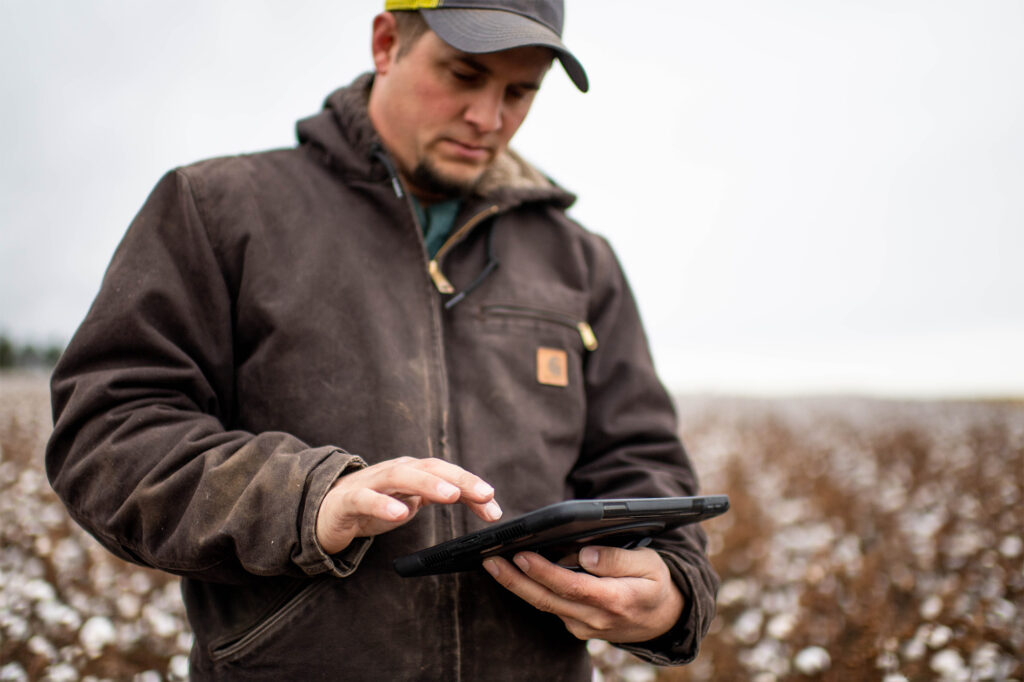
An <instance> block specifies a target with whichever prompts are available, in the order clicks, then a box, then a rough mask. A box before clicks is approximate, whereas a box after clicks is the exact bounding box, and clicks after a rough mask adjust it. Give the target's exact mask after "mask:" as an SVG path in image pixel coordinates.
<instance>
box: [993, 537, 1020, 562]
mask: <svg viewBox="0 0 1024 682" xmlns="http://www.w3.org/2000/svg"><path fill="white" fill-rule="evenodd" d="M1022 552H1024V540H1021V539H1020V536H1019V535H1007V536H1006V537H1005V538H1003V539H1002V540H1001V541H1000V543H999V553H1000V554H1002V555H1003V556H1004V557H1006V558H1007V559H1016V558H1017V557H1019V556H1020V555H1021V553H1022Z"/></svg>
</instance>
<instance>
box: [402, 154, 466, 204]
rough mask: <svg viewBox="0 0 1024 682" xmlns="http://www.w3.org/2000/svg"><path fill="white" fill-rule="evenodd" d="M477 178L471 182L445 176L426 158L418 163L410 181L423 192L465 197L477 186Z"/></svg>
mask: <svg viewBox="0 0 1024 682" xmlns="http://www.w3.org/2000/svg"><path fill="white" fill-rule="evenodd" d="M477 180H478V178H474V179H473V180H472V181H470V182H460V181H458V180H454V179H452V178H448V177H445V176H444V175H442V174H441V173H440V172H438V171H437V169H435V168H434V167H433V166H432V165H431V164H430V162H429V161H426V160H421V161H420V162H419V163H418V164H416V167H415V168H413V170H412V174H411V175H410V176H409V182H410V183H412V185H413V186H415V187H416V188H417V189H419V190H420V191H421V192H424V193H426V194H432V195H435V196H438V197H444V198H446V199H465V198H466V197H468V196H470V195H471V194H473V190H474V189H475V188H476V185H477Z"/></svg>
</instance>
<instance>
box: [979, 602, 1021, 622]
mask: <svg viewBox="0 0 1024 682" xmlns="http://www.w3.org/2000/svg"><path fill="white" fill-rule="evenodd" d="M1016 615H1017V607H1016V606H1014V605H1013V602H1011V601H1009V600H1007V599H997V600H995V601H994V602H993V603H992V606H991V607H990V608H989V611H988V613H987V614H986V620H987V621H989V622H990V623H993V624H995V625H1000V626H1004V625H1009V624H1010V623H1011V622H1013V617H1014V616H1016Z"/></svg>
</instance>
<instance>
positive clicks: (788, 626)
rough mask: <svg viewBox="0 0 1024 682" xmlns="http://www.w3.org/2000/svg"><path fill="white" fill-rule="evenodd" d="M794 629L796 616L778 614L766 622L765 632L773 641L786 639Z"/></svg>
mask: <svg viewBox="0 0 1024 682" xmlns="http://www.w3.org/2000/svg"><path fill="white" fill-rule="evenodd" d="M795 627H796V616H794V615H793V614H792V613H780V614H778V615H777V616H775V617H773V618H772V619H771V620H770V621H768V627H767V632H768V634H769V635H770V636H771V637H774V638H775V639H786V638H787V637H789V635H790V634H791V633H792V632H793V628H795Z"/></svg>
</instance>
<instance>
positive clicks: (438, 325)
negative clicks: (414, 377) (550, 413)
mask: <svg viewBox="0 0 1024 682" xmlns="http://www.w3.org/2000/svg"><path fill="white" fill-rule="evenodd" d="M374 156H375V157H376V158H378V159H380V161H381V162H382V163H383V164H384V166H385V167H386V168H387V171H388V175H390V177H391V187H392V189H393V190H394V192H395V196H396V197H398V198H399V199H404V200H405V205H406V208H408V209H409V213H411V214H412V222H413V226H414V227H415V228H416V230H417V232H418V233H419V234H420V235H422V234H423V227H422V226H421V225H420V224H419V220H417V218H416V210H415V209H414V208H413V205H412V198H411V196H409V195H408V192H405V191H403V188H402V182H401V180H400V179H399V177H398V170H397V169H396V168H395V165H394V163H393V162H392V161H391V157H390V156H388V154H387V152H386V151H385V150H384V148H383V146H380V145H377V146H375V148H374ZM497 212H498V207H497V206H491V207H489V208H487V209H486V210H484V211H482V212H480V213H478V214H477V215H475V216H474V217H473V218H471V219H470V220H469V221H468V222H466V224H465V225H463V226H462V227H461V228H459V229H458V230H457V231H456V232H455V233H454V234H452V235H451V236H449V237H448V239H446V240H445V242H444V244H442V245H441V248H440V249H438V251H437V253H436V254H435V255H434V258H432V259H430V261H429V262H428V263H427V272H428V274H429V275H430V279H431V281H432V282H433V283H434V286H435V287H436V288H437V290H438V291H440V292H441V293H442V294H452V293H455V287H453V286H452V284H451V282H449V281H448V278H447V277H445V276H444V274H443V273H442V272H441V267H440V265H439V264H438V260H439V259H440V258H441V256H443V255H444V254H445V253H447V252H448V250H449V249H451V247H452V245H454V244H455V242H456V241H458V240H459V239H460V238H461V237H462V236H463V235H465V234H466V233H467V232H469V230H471V229H473V227H475V226H476V225H477V224H478V223H480V222H481V221H482V220H484V219H485V218H487V217H488V216H491V215H494V214H495V213H497ZM424 253H426V251H425V250H424ZM428 257H429V256H428ZM431 316H432V321H433V325H434V328H435V330H436V334H437V337H436V341H437V347H436V348H435V353H436V354H437V360H438V371H439V377H438V379H439V382H440V387H439V388H440V392H441V396H440V405H441V414H440V420H441V433H440V434H439V437H440V441H439V443H438V445H439V447H440V449H441V451H440V452H439V453H437V454H436V455H435V454H434V453H433V447H432V446H431V447H430V450H431V453H430V454H431V456H439V457H440V458H441V459H443V460H446V461H449V462H451V461H453V458H452V452H451V449H450V448H451V446H450V444H449V442H448V417H449V409H450V403H449V399H450V398H449V395H450V392H449V387H448V367H447V364H446V362H445V355H444V337H443V334H444V325H443V323H442V321H441V315H440V311H439V310H438V309H437V308H432V310H431ZM441 516H442V517H443V518H446V519H447V521H448V533H449V534H450V535H451V536H452V537H454V536H455V535H457V534H458V533H457V530H456V527H455V514H454V513H453V511H452V510H451V508H450V507H449V508H445V509H444V510H443V511H442V513H441ZM453 577H454V580H453V588H452V601H453V606H452V634H453V635H454V638H455V652H456V656H455V679H458V680H461V679H462V663H461V660H462V642H461V636H460V627H461V625H460V623H459V592H460V591H461V589H462V586H461V581H460V579H459V576H458V574H456V575H455V576H453ZM246 639H247V641H248V637H247V638H246Z"/></svg>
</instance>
